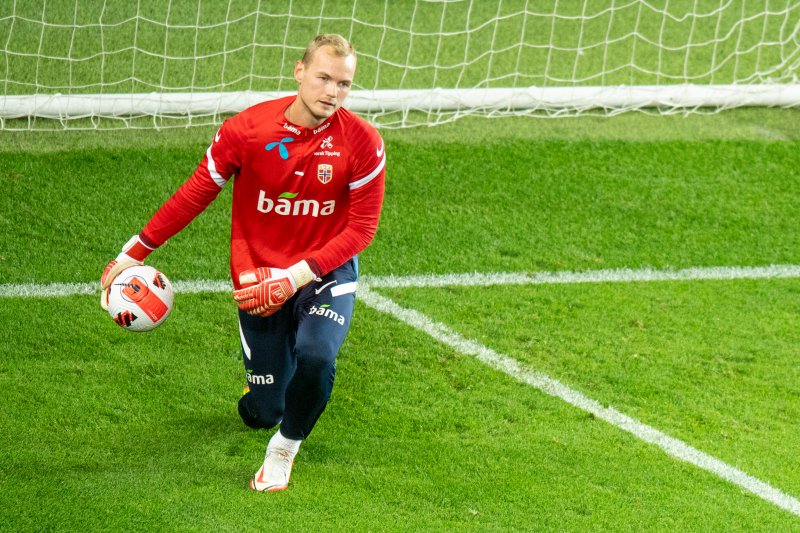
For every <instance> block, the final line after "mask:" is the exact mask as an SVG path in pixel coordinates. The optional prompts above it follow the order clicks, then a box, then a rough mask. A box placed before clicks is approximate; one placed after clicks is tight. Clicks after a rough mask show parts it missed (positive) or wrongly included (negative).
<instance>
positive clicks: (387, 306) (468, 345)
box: [359, 288, 800, 516]
mask: <svg viewBox="0 0 800 533" xmlns="http://www.w3.org/2000/svg"><path fill="white" fill-rule="evenodd" d="M359 292H360V295H359V299H360V300H361V301H362V302H364V303H365V304H367V305H368V306H370V307H372V308H374V309H376V310H378V311H382V312H384V313H388V314H390V315H392V316H393V317H395V318H397V319H398V320H400V321H401V322H404V323H406V324H408V325H409V326H411V327H413V328H415V329H418V330H420V331H423V332H425V333H427V334H428V335H430V336H431V337H433V338H434V339H435V340H437V341H439V342H442V343H444V344H446V345H447V346H450V347H451V348H453V349H454V350H456V351H458V352H460V353H462V354H465V355H470V356H473V357H475V358H476V359H478V360H479V361H481V362H482V363H485V364H486V365H488V366H490V367H492V368H494V369H496V370H499V371H501V372H504V373H506V374H508V375H509V376H511V377H513V378H515V379H517V380H519V381H521V382H523V383H526V384H528V385H531V386H533V387H535V388H537V389H539V390H540V391H542V392H544V393H545V394H549V395H550V396H554V397H556V398H560V399H561V400H564V401H565V402H567V403H569V404H571V405H573V406H575V407H577V408H579V409H582V410H584V411H586V412H587V413H591V414H593V415H594V416H595V417H597V418H600V419H602V420H605V421H606V422H608V423H610V424H612V425H614V426H616V427H618V428H620V429H622V430H624V431H627V432H629V433H631V434H633V435H634V436H636V437H637V438H639V439H641V440H643V441H645V442H648V443H650V444H654V445H656V446H658V447H659V448H661V449H662V450H664V451H665V452H666V453H667V454H669V455H671V456H673V457H675V458H677V459H679V460H681V461H686V462H687V463H691V464H693V465H695V466H697V467H699V468H702V469H703V470H705V471H707V472H710V473H712V474H715V475H717V476H719V477H721V478H722V479H725V480H727V481H729V482H731V483H734V484H736V485H738V486H739V487H741V488H743V489H745V490H747V491H748V492H751V493H753V494H755V495H756V496H758V497H760V498H762V499H764V500H766V501H768V502H770V503H772V504H774V505H777V506H778V507H780V508H781V509H785V510H786V511H789V512H790V513H793V514H795V515H798V516H800V501H798V500H797V499H795V498H794V497H792V496H790V495H788V494H785V493H784V492H781V491H780V490H779V489H776V488H774V487H772V486H771V485H769V484H768V483H765V482H763V481H760V480H759V479H756V478H754V477H753V476H750V475H749V474H746V473H745V472H742V471H741V470H739V469H737V468H734V467H732V466H730V465H728V464H727V463H724V462H722V461H720V460H719V459H716V458H715V457H712V456H711V455H708V454H707V453H704V452H702V451H700V450H698V449H696V448H693V447H692V446H690V445H688V444H686V443H685V442H683V441H680V440H678V439H676V438H673V437H670V436H669V435H666V434H665V433H662V432H661V431H659V430H657V429H655V428H653V427H651V426H648V425H646V424H643V423H642V422H639V421H637V420H635V419H633V418H631V417H629V416H627V415H625V414H624V413H621V412H619V411H617V410H616V409H614V408H612V407H603V406H602V405H600V404H599V403H598V402H597V401H595V400H592V399H591V398H588V397H586V396H584V395H583V394H582V393H580V392H578V391H576V390H573V389H571V388H569V387H567V386H566V385H564V384H563V383H561V382H559V381H557V380H555V379H553V378H551V377H549V376H547V375H546V374H543V373H541V372H537V371H535V370H532V369H529V368H526V367H525V366H524V365H522V364H521V363H519V362H518V361H516V360H514V359H512V358H510V357H507V356H505V355H502V354H499V353H497V352H495V351H494V350H492V349H491V348H487V347H486V346H483V345H481V344H478V343H477V342H474V341H471V340H469V339H466V338H464V337H462V336H461V335H459V334H458V333H456V332H455V331H453V330H452V329H450V328H448V327H447V326H445V325H444V324H442V323H439V322H434V321H433V320H431V319H430V318H428V317H427V316H425V315H423V314H422V313H420V312H418V311H415V310H414V309H407V308H404V307H401V306H399V305H398V304H397V303H395V302H394V301H392V300H391V299H389V298H387V297H385V296H381V295H379V294H377V293H375V292H373V291H372V290H370V289H368V288H362V289H361V290H360V291H359Z"/></svg>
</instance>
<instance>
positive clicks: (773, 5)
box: [0, 0, 800, 129]
mask: <svg viewBox="0 0 800 533" xmlns="http://www.w3.org/2000/svg"><path fill="white" fill-rule="evenodd" d="M322 32H336V33H341V34H342V35H344V36H346V37H348V38H350V39H351V40H352V42H353V43H354V44H355V46H356V48H357V50H358V53H359V65H358V73H357V77H356V86H355V91H354V92H353V93H352V96H351V100H350V103H349V106H350V107H351V108H353V109H356V110H358V111H361V112H363V113H365V114H367V115H368V116H369V118H370V119H371V120H372V121H373V122H375V123H376V124H378V125H381V126H384V127H393V126H408V125H416V124H436V123H440V122H445V121H449V120H453V119H455V118H458V117H460V116H463V115H466V114H476V113H477V114H483V115H489V116H495V115H506V114H536V115H544V116H552V115H565V114H569V115H575V114H581V113H595V114H596V113H616V112H621V111H625V110H629V109H644V108H646V109H653V110H656V111H658V112H676V111H677V112H689V111H697V110H707V109H712V110H716V109H724V108H726V107H732V106H741V105H782V106H797V105H800V88H799V87H800V85H798V79H797V78H798V70H800V0H735V1H734V0H718V1H700V0H651V1H643V0H627V1H626V0H602V1H601V0H583V1H563V0H562V1H558V0H548V1H524V0H502V1H497V2H489V1H479V0H470V1H468V0H449V1H430V0H429V1H424V0H417V1H412V0H406V1H402V0H401V1H391V2H390V1H379V0H355V1H354V2H352V3H345V2H336V1H292V0H284V1H268V0H230V1H228V2H223V1H219V0H139V1H135V2H117V1H113V2H112V1H104V0H73V1H71V2H67V1H65V0H59V1H54V0H2V1H0V87H1V88H2V89H1V90H0V127H2V128H6V129H40V128H52V127H58V128H61V127H75V128H87V127H88V128H113V127H170V126H185V125H197V124H210V123H216V122H219V120H220V119H221V116H222V115H224V114H227V113H231V112H235V111H238V110H240V109H243V108H244V107H246V106H247V105H250V104H252V103H255V102H257V101H261V100H264V99H266V98H270V97H274V96H275V95H277V94H286V93H289V92H293V91H294V90H295V84H294V81H293V79H292V70H293V65H294V61H295V60H296V59H297V58H298V57H299V56H300V55H301V53H302V50H303V49H304V48H305V46H306V44H307V42H308V41H309V40H310V39H311V38H312V37H313V36H314V35H316V34H317V33H322ZM53 119H55V120H53Z"/></svg>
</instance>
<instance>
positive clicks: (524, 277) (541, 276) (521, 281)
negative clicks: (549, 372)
mask: <svg viewBox="0 0 800 533" xmlns="http://www.w3.org/2000/svg"><path fill="white" fill-rule="evenodd" d="M798 277H800V265H770V266H761V267H697V268H685V269H680V270H656V269H650V268H643V269H630V268H620V269H614V270H587V271H583V272H570V271H561V272H532V273H525V272H509V273H490V274H482V273H479V272H475V273H468V274H444V275H422V276H370V277H369V278H366V276H365V278H366V280H365V283H366V284H367V285H368V286H369V287H373V288H376V287H386V288H392V287H452V286H487V285H538V284H553V283H610V282H625V283H630V282H633V281H696V280H732V279H773V278H798Z"/></svg>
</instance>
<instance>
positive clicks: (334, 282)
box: [314, 280, 339, 294]
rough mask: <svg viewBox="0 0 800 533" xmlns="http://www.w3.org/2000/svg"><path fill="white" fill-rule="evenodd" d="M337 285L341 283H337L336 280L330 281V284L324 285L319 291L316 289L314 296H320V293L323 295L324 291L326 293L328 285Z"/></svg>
mask: <svg viewBox="0 0 800 533" xmlns="http://www.w3.org/2000/svg"><path fill="white" fill-rule="evenodd" d="M336 283H339V282H338V281H336V280H333V281H329V282H328V283H326V284H325V285H323V286H322V287H320V288H319V289H314V294H319V293H321V292H322V291H324V290H325V287H327V286H328V285H335V284H336Z"/></svg>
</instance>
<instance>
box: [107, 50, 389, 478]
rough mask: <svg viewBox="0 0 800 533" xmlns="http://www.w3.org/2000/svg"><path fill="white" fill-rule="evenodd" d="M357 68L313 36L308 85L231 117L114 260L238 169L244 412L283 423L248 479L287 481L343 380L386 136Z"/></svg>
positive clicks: (195, 210) (140, 254) (162, 231)
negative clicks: (338, 374)
mask: <svg viewBox="0 0 800 533" xmlns="http://www.w3.org/2000/svg"><path fill="white" fill-rule="evenodd" d="M355 69H356V55H355V51H354V49H353V47H352V46H351V45H350V43H349V42H348V41H347V40H345V39H344V38H343V37H341V36H339V35H335V34H325V35H319V36H317V37H315V38H314V39H313V40H312V41H311V43H310V44H309V46H308V48H307V49H306V51H305V54H304V55H303V58H302V59H301V60H299V61H297V63H296V64H295V68H294V77H295V80H296V81H297V84H298V90H297V94H296V95H293V96H290V97H286V98H280V99H277V100H272V101H268V102H264V103H261V104H257V105H255V106H253V107H251V108H249V109H246V110H244V111H242V112H241V113H239V114H238V115H236V116H234V117H232V118H230V119H228V120H226V121H225V122H224V123H223V124H222V127H221V128H220V129H219V131H218V132H217V133H216V135H215V136H214V139H213V141H212V143H211V145H210V146H209V148H208V150H207V151H206V153H205V157H204V158H203V160H202V162H201V163H200V165H199V166H198V168H197V169H196V170H195V172H194V173H193V174H192V176H191V177H190V178H189V180H188V181H187V182H186V183H184V184H183V185H182V186H181V187H180V188H179V189H178V191H177V192H176V193H175V194H174V195H173V196H172V197H171V198H170V199H169V200H167V202H166V203H164V205H163V206H161V208H160V209H159V210H158V211H157V212H156V213H155V215H154V216H153V217H152V218H151V219H150V221H149V222H148V223H147V224H146V225H145V227H144V228H143V229H142V231H141V232H140V233H139V234H138V235H135V236H134V237H132V238H131V240H130V241H128V243H127V244H126V245H125V246H124V247H123V250H122V252H121V253H120V254H119V255H118V256H117V258H116V259H115V260H114V261H111V262H110V263H109V264H108V266H107V267H106V269H105V271H104V273H103V276H102V278H101V282H100V283H101V286H102V288H103V292H102V294H103V297H102V298H101V305H103V306H104V307H105V306H107V303H106V301H104V300H105V298H106V296H105V295H106V290H105V289H106V288H108V287H109V286H110V285H111V284H112V283H113V281H114V278H115V277H116V276H117V275H118V274H119V273H120V272H121V271H122V270H124V269H125V268H127V267H129V266H132V265H135V264H142V263H143V261H144V259H145V258H146V257H147V256H148V255H149V254H150V253H151V252H152V251H153V250H155V249H156V248H158V247H159V246H161V245H162V244H164V242H166V241H167V239H169V238H170V237H171V236H173V235H174V234H176V233H178V232H179V231H181V230H182V229H183V228H184V227H185V226H186V225H187V224H188V223H189V222H191V221H192V220H193V219H194V218H195V217H196V216H197V215H198V214H200V213H201V212H202V211H203V210H204V209H205V208H206V207H207V206H208V205H209V203H210V202H211V201H212V200H213V199H214V198H216V196H217V195H218V194H219V192H220V190H221V189H222V187H223V186H224V185H225V184H226V183H227V182H228V181H229V180H230V179H231V178H233V182H234V184H233V209H232V223H231V277H232V280H233V284H234V292H233V297H234V299H235V300H236V302H237V304H238V307H239V334H240V337H241V343H242V358H243V361H244V366H245V373H246V374H245V375H246V377H247V381H248V384H247V385H246V387H245V393H244V394H243V396H242V397H241V399H240V401H239V406H238V407H239V414H240V416H241V418H242V420H243V421H244V423H245V424H247V425H248V426H250V427H253V428H273V427H275V426H277V425H279V426H280V427H279V429H278V431H276V432H275V434H274V435H273V436H272V438H271V439H270V440H269V443H268V444H267V450H266V455H265V458H264V463H263V465H262V466H261V468H259V469H258V471H257V472H256V474H255V475H254V476H253V478H252V480H251V481H250V488H252V489H253V490H256V491H278V490H282V489H285V488H287V486H288V483H289V476H290V474H291V468H292V464H293V461H294V457H295V455H296V454H297V451H298V449H299V447H300V444H301V443H302V441H303V440H305V439H306V438H307V437H308V436H309V434H310V433H311V430H312V429H313V428H314V425H315V424H316V422H317V419H318V418H319V416H320V415H321V414H322V412H323V410H324V409H325V406H326V404H327V402H328V399H329V398H330V394H331V391H332V389H333V381H334V375H335V371H336V366H335V359H336V355H337V353H338V351H339V348H340V347H341V345H342V342H343V341H344V338H345V335H346V333H347V330H348V328H349V326H350V319H351V316H352V313H353V307H354V305H355V290H356V280H357V278H358V261H357V259H358V258H357V254H358V253H359V252H361V251H362V250H363V249H364V248H366V247H367V245H368V244H369V243H370V242H371V240H372V238H373V237H374V235H375V231H376V230H377V227H378V219H379V217H380V211H381V205H382V203H383V192H384V174H385V168H384V167H385V163H386V154H385V152H384V144H383V140H382V139H381V137H380V135H379V134H378V133H377V131H375V129H374V128H372V127H371V126H369V125H368V124H367V123H366V122H365V121H363V120H362V119H360V118H359V117H357V116H355V115H354V114H352V113H350V112H349V111H348V110H346V109H344V108H342V107H341V105H342V103H343V101H344V99H345V98H346V97H347V95H348V93H349V91H350V88H351V85H352V83H353V76H354V74H355Z"/></svg>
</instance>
